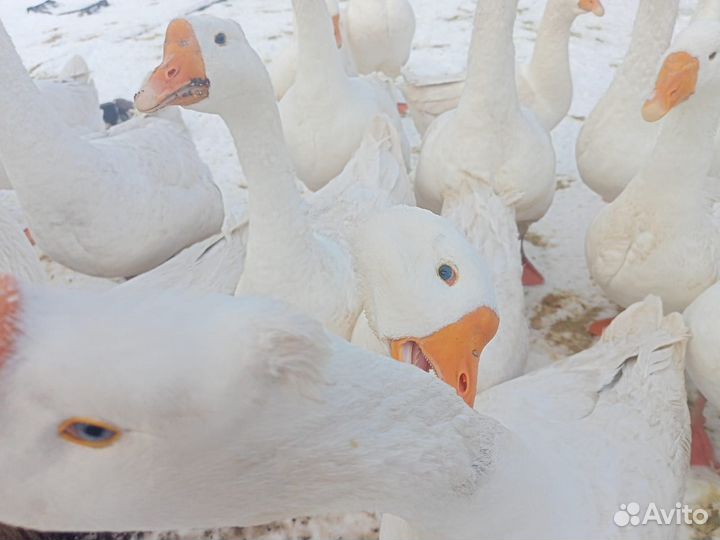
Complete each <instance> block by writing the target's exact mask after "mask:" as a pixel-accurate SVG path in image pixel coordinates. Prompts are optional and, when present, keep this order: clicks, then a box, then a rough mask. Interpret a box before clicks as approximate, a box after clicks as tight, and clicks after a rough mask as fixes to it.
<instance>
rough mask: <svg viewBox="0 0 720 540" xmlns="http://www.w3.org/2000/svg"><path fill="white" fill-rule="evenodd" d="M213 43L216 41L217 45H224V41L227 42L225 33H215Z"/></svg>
mask: <svg viewBox="0 0 720 540" xmlns="http://www.w3.org/2000/svg"><path fill="white" fill-rule="evenodd" d="M215 43H217V44H218V45H225V43H227V38H226V37H225V34H223V33H222V32H220V33H219V34H216V35H215Z"/></svg>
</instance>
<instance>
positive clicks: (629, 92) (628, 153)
mask: <svg viewBox="0 0 720 540" xmlns="http://www.w3.org/2000/svg"><path fill="white" fill-rule="evenodd" d="M678 4H679V0H639V4H638V11H637V15H636V17H635V26H634V28H633V34H632V40H631V42H630V47H629V49H628V52H627V54H626V55H625V59H624V60H623V63H622V65H621V66H620V67H619V68H618V69H617V71H616V73H615V78H614V79H613V82H612V84H611V85H610V88H609V89H608V91H607V92H606V93H605V95H604V96H603V97H602V99H601V100H600V101H599V102H598V104H597V105H596V106H595V108H594V109H593V111H592V112H591V113H590V115H589V116H588V117H587V120H585V123H584V125H583V127H582V130H581V131H580V135H579V137H578V141H577V146H576V157H577V165H578V170H579V172H580V176H581V177H582V180H583V182H585V184H586V185H587V186H588V187H589V188H590V189H592V190H593V191H594V192H595V193H597V194H598V195H600V196H601V197H602V198H603V199H604V200H605V201H607V202H610V201H613V200H614V199H615V198H616V197H617V196H618V195H619V194H620V193H621V192H622V190H623V189H625V186H626V185H627V184H628V182H630V180H631V179H632V178H633V177H634V176H635V175H636V174H637V173H638V171H640V169H641V167H642V166H643V165H644V164H645V162H646V161H647V160H648V158H649V157H650V154H651V153H652V151H653V148H654V147H655V142H656V141H657V137H658V134H659V132H660V124H657V123H656V124H651V123H648V122H645V121H644V120H643V119H642V117H641V116H640V114H638V111H639V110H640V109H641V107H642V103H643V100H644V99H645V97H646V96H647V94H648V92H649V91H650V90H651V88H652V85H653V82H654V80H655V76H656V75H657V65H658V63H659V62H660V60H661V59H662V56H663V53H664V52H665V50H667V48H668V46H669V45H670V41H671V39H672V35H673V28H674V27H675V19H676V18H677V13H678Z"/></svg>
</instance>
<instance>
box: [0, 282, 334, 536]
mask: <svg viewBox="0 0 720 540" xmlns="http://www.w3.org/2000/svg"><path fill="white" fill-rule="evenodd" d="M330 350H331V345H330V341H329V337H328V336H327V334H325V332H324V330H323V329H322V327H321V325H320V324H319V323H316V322H314V321H313V320H311V319H309V318H307V317H304V316H302V315H299V314H296V313H293V312H292V311H291V310H290V309H289V308H287V307H286V306H284V305H282V304H280V303H278V302H274V301H271V300H269V299H260V298H255V299H253V298H245V299H236V298H233V297H223V296H219V295H214V296H187V297H181V296H178V295H177V294H176V295H172V294H170V293H162V292H160V293H158V294H156V295H153V296H152V297H146V298H143V297H141V296H138V295H134V294H130V295H114V296H113V297H112V299H109V298H108V297H107V296H105V295H102V294H92V293H87V292H80V291H63V290H56V289H55V290H54V289H46V288H42V287H34V286H30V285H27V286H26V285H22V284H18V282H17V281H16V280H15V279H14V278H11V277H9V276H7V275H5V276H0V426H2V427H1V428H0V440H2V444H0V478H2V479H3V481H2V482H0V500H2V501H3V503H2V505H0V521H2V522H5V523H8V524H11V525H15V526H21V527H29V528H33V529H39V530H51V531H78V530H83V531H97V530H110V531H122V530H157V529H160V530H162V529H165V528H172V527H178V526H180V527H184V526H186V527H196V526H199V527H206V526H207V527H214V526H220V525H221V524H223V523H224V524H225V525H237V524H238V520H239V521H243V520H244V519H250V518H249V517H248V516H247V515H245V516H244V517H243V516H242V515H240V516H238V514H237V513H236V510H237V508H238V505H236V504H232V503H230V502H229V498H232V496H233V493H242V492H245V493H248V492H252V491H253V484H254V483H255V482H256V481H258V479H257V478H255V479H254V480H253V478H252V475H251V474H249V473H248V476H247V478H246V480H247V483H246V482H245V480H244V478H245V476H244V475H243V474H241V472H242V471H243V470H245V471H247V470H248V469H249V468H252V467H253V466H255V465H259V464H260V463H262V462H263V460H264V459H265V458H261V457H260V455H255V454H254V453H253V452H250V451H247V450H246V449H244V448H243V446H244V443H242V442H241V441H243V440H251V439H252V440H258V441H259V440H261V439H262V438H263V437H267V436H272V435H273V433H276V432H275V431H274V429H275V428H276V427H277V428H278V429H280V428H281V424H282V421H281V420H274V422H275V423H272V422H270V420H268V419H267V418H265V419H263V418H261V416H262V415H263V414H265V412H267V411H268V405H269V404H273V403H275V404H277V406H278V407H282V406H283V403H293V402H294V399H293V396H295V397H297V395H299V393H300V392H303V393H304V394H303V395H305V394H307V393H312V392H310V390H311V389H314V388H315V387H316V386H317V385H318V384H319V382H320V375H319V373H320V371H321V370H322V369H324V367H325V365H326V363H327V360H328V356H329V354H330V352H329V351H330ZM285 391H287V392H290V393H288V394H284V392H285ZM270 408H272V407H270ZM276 412H277V411H276ZM277 416H278V417H279V418H284V416H285V415H283V414H278V415H277ZM286 427H287V426H286ZM266 450H267V451H272V450H271V447H270V446H268V447H266ZM275 450H277V448H275ZM280 455H282V453H280ZM266 456H267V453H266ZM233 471H234V472H233ZM196 488H197V489H200V490H201V491H202V492H203V494H202V496H200V497H198V493H197V491H196ZM240 506H242V505H240ZM223 509H224V510H223ZM255 511H257V512H259V510H258V509H255Z"/></svg>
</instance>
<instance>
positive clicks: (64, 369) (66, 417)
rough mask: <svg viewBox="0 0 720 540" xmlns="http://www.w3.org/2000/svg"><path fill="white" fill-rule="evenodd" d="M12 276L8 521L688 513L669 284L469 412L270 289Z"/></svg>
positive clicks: (8, 297)
mask: <svg viewBox="0 0 720 540" xmlns="http://www.w3.org/2000/svg"><path fill="white" fill-rule="evenodd" d="M2 289H3V294H2V302H0V306H2V309H0V313H2V314H3V315H2V317H3V321H2V322H3V325H2V328H3V332H4V333H3V343H4V344H7V345H9V347H7V346H6V347H5V348H3V349H2V354H3V356H2V363H0V365H1V366H2V367H0V370H1V371H0V388H1V389H2V392H0V434H1V435H0V439H1V441H2V445H0V448H2V452H3V459H1V460H0V473H1V474H2V478H3V482H2V483H1V484H0V496H2V499H3V501H5V502H4V504H3V505H2V506H0V520H2V521H3V522H6V523H9V524H12V525H18V526H26V527H32V528H35V529H40V530H54V531H69V530H87V531H99V530H103V531H125V530H159V529H176V528H204V527H219V526H224V525H237V524H242V525H250V524H258V523H265V522H268V521H271V520H275V519H279V518H285V517H288V516H299V515H317V514H321V513H322V514H324V513H327V512H347V511H352V510H360V509H376V510H380V511H383V512H392V513H393V514H396V515H399V516H402V517H403V518H405V519H407V520H408V521H409V523H410V524H411V527H412V530H413V531H414V532H415V534H416V537H418V538H429V537H433V538H495V537H497V536H498V535H502V536H511V537H513V538H577V537H593V538H595V537H597V538H600V537H602V538H624V537H625V536H626V534H625V533H626V532H627V531H626V529H623V528H620V527H617V526H616V525H614V524H613V521H612V516H613V514H614V513H615V512H616V511H617V508H618V507H617V505H618V503H617V501H618V500H627V501H637V502H639V503H640V504H641V505H643V504H648V503H649V502H654V503H655V504H657V505H658V506H659V507H662V508H674V506H675V504H676V502H677V501H679V500H681V497H682V494H683V482H684V479H685V475H686V472H687V460H688V438H689V433H688V412H687V408H686V406H685V399H686V395H685V387H684V379H683V362H682V357H683V348H684V344H683V341H684V335H685V328H684V325H683V324H682V320H681V318H680V317H679V316H677V315H674V316H671V317H668V318H665V319H663V318H662V308H661V306H660V304H659V301H657V300H656V299H651V300H648V301H646V302H644V303H642V304H640V305H638V306H634V307H633V308H632V309H630V310H628V312H627V313H625V314H623V315H621V317H619V318H618V320H617V321H616V322H615V323H614V325H613V326H612V327H611V329H610V331H609V335H607V336H606V337H604V338H603V339H602V341H601V342H600V343H599V344H597V345H596V346H595V347H593V348H592V349H589V350H588V351H586V352H584V353H581V354H579V355H577V356H575V357H571V358H569V359H567V360H565V361H562V362H559V363H556V364H554V365H553V366H551V367H549V368H546V369H544V370H541V371H538V372H535V373H533V374H531V375H528V376H525V377H522V378H520V379H516V380H515V381H512V382H510V383H506V384H504V385H501V386H498V387H495V388H494V389H492V390H490V391H489V392H487V393H486V394H484V398H481V402H480V403H478V406H477V410H476V411H473V410H472V409H471V408H469V407H467V406H466V405H465V404H464V403H463V402H462V401H461V400H460V399H458V398H457V396H455V395H454V393H453V391H452V390H451V389H450V388H449V387H448V386H447V385H445V384H443V383H441V382H440V381H438V380H437V379H436V378H435V377H433V376H429V375H427V374H425V373H422V372H421V371H420V370H418V369H416V368H414V367H412V366H407V365H403V364H401V363H400V362H390V361H388V360H387V359H385V358H382V357H378V356H376V355H375V354H373V353H370V352H366V351H362V350H360V349H358V348H355V347H353V346H351V345H349V344H347V343H346V342H345V341H343V340H340V339H338V338H336V337H332V336H329V335H328V334H326V333H325V332H324V331H323V330H322V328H321V327H320V325H319V324H318V323H316V322H314V321H312V320H311V319H309V318H307V317H305V316H301V315H298V314H297V313H295V312H294V311H292V310H290V309H289V308H287V307H286V306H285V305H282V304H278V303H275V302H273V301H271V300H268V299H262V298H232V297H227V296H213V295H210V296H193V295H187V296H183V295H178V294H177V293H175V294H169V293H164V294H163V293H160V294H157V295H152V296H148V295H127V296H118V297H115V298H113V299H112V300H108V298H107V296H104V295H92V294H90V293H81V292H77V291H62V290H45V289H40V288H35V287H30V286H26V285H22V286H21V285H18V284H17V283H15V282H14V281H13V280H11V279H8V278H5V279H4V280H3V283H2ZM8 323H9V324H8ZM49 330H50V331H49ZM208 336H212V340H210V341H208ZM171 337H172V339H171ZM199 355H202V358H203V361H202V362H199V361H198V356H199ZM115 356H117V357H118V358H115ZM121 360H122V361H121ZM168 373H172V377H171V378H168ZM41 374H42V376H41ZM131 374H132V375H131ZM38 396H43V400H42V401H40V400H39V399H37V398H38ZM188 396H192V397H191V398H188ZM188 399H190V401H188ZM40 403H43V404H44V406H40V405H39V404H40ZM20 407H22V409H23V410H24V411H25V413H24V414H23V415H17V414H14V411H17V410H19V408H20ZM188 407H191V409H188ZM148 410H150V411H155V413H154V414H151V415H148ZM189 411H192V413H191V414H189ZM88 426H90V427H91V428H92V429H89V428H88ZM268 427H271V429H268ZM308 433H312V443H313V444H312V446H311V447H309V446H308ZM378 433H382V434H383V436H382V437H378V436H377V434H378ZM629 433H632V434H633V436H632V437H629V436H628V434H629ZM32 441H35V443H36V444H31V442H32ZM38 441H41V443H38ZM110 448H111V450H110ZM278 449H282V451H281V452H278ZM120 463H121V464H122V477H120V476H119V473H118V470H119V468H118V465H119V464H120ZM160 464H163V466H160ZM209 471H215V472H216V473H217V474H216V475H214V476H213V481H212V482H208V474H209ZM28 475H35V476H34V478H36V479H37V480H36V481H34V482H27V477H28ZM98 485H112V486H113V489H112V501H113V504H108V501H107V500H106V499H105V497H103V496H101V495H100V494H98V493H97V492H94V491H93V490H96V489H97V486H98ZM178 485H181V486H195V488H194V489H192V490H188V489H177V486H178ZM138 490H143V492H145V493H149V494H153V495H154V496H153V497H151V498H139V497H137V493H138ZM101 493H102V492H101ZM428 500H431V501H433V504H431V505H428V504H425V503H426V502H427V501H428ZM50 503H52V504H50ZM38 505H40V506H42V507H43V508H45V509H46V510H45V511H43V512H37V511H36V508H37V507H38ZM519 507H520V508H523V509H524V512H523V519H522V520H519V519H513V518H516V517H517V508H519ZM675 533H676V528H675V527H674V526H672V525H671V526H655V525H653V524H652V523H651V524H649V525H647V526H644V527H638V528H637V529H633V534H634V535H635V536H636V537H638V538H672V537H674V535H675Z"/></svg>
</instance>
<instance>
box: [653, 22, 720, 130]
mask: <svg viewBox="0 0 720 540" xmlns="http://www.w3.org/2000/svg"><path fill="white" fill-rule="evenodd" d="M718 92H720V22H717V21H711V20H698V21H695V22H693V23H692V24H691V25H690V26H688V27H687V28H686V29H685V30H684V31H683V32H681V33H680V34H679V35H678V37H677V38H676V40H675V41H674V43H673V44H672V46H671V47H670V49H669V50H668V52H667V53H666V54H665V58H664V59H663V61H662V66H661V68H660V72H659V74H658V77H657V81H656V83H655V90H654V92H653V95H652V96H651V97H650V99H648V100H647V101H645V104H644V105H643V108H642V115H643V118H644V119H645V120H646V121H648V122H657V121H658V120H660V119H662V118H664V117H665V116H666V115H667V114H668V113H669V112H670V111H672V110H674V109H676V108H678V107H680V106H682V104H683V103H685V102H687V101H688V100H690V99H697V97H695V98H693V96H696V95H697V96H700V95H705V96H709V95H716V94H718Z"/></svg>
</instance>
